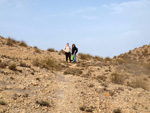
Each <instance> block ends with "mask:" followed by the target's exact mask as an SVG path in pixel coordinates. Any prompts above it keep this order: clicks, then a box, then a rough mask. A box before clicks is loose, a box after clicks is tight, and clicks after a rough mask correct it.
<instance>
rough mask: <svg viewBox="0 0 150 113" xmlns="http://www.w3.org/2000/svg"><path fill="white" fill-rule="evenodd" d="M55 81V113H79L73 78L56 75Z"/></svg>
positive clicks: (78, 98)
mask: <svg viewBox="0 0 150 113" xmlns="http://www.w3.org/2000/svg"><path fill="white" fill-rule="evenodd" d="M56 81H57V87H56V90H55V93H56V101H57V105H56V113H79V104H80V103H79V102H80V96H79V92H78V90H77V89H76V87H75V83H74V81H75V80H74V76H72V75H63V74H62V73H57V75H56Z"/></svg>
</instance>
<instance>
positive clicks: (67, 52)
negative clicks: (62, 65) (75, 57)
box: [63, 43, 72, 62]
mask: <svg viewBox="0 0 150 113" xmlns="http://www.w3.org/2000/svg"><path fill="white" fill-rule="evenodd" d="M63 50H64V51H65V55H66V62H68V58H69V61H70V62H71V51H72V49H71V47H70V46H69V43H67V45H66V46H65V47H64V49H63Z"/></svg>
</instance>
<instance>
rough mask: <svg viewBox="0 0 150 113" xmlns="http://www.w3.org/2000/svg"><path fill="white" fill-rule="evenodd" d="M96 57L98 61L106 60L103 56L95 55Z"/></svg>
mask: <svg viewBox="0 0 150 113" xmlns="http://www.w3.org/2000/svg"><path fill="white" fill-rule="evenodd" d="M94 59H95V60H98V61H103V60H104V58H102V57H100V56H95V57H94Z"/></svg>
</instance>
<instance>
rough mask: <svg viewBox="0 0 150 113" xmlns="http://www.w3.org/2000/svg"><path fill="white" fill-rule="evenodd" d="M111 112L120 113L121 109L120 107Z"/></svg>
mask: <svg viewBox="0 0 150 113" xmlns="http://www.w3.org/2000/svg"><path fill="white" fill-rule="evenodd" d="M113 113H121V109H120V108H118V109H114V111H113Z"/></svg>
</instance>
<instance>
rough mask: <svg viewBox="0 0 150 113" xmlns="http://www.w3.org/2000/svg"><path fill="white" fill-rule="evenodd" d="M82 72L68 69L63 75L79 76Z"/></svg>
mask: <svg viewBox="0 0 150 113" xmlns="http://www.w3.org/2000/svg"><path fill="white" fill-rule="evenodd" d="M82 73H83V72H82V70H81V69H77V68H75V69H74V68H69V69H67V70H66V71H65V72H64V74H65V75H67V74H72V75H81V74H82Z"/></svg>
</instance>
